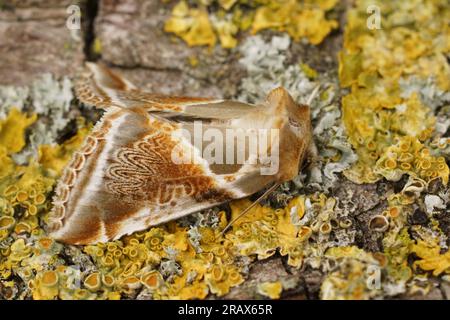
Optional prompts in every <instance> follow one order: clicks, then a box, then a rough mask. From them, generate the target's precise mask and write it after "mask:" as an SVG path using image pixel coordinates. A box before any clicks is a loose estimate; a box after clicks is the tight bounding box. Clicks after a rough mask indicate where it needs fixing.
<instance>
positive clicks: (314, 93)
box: [306, 84, 320, 106]
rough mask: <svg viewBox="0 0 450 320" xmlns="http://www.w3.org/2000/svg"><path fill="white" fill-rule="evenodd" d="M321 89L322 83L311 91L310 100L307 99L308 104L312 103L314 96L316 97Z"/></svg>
mask: <svg viewBox="0 0 450 320" xmlns="http://www.w3.org/2000/svg"><path fill="white" fill-rule="evenodd" d="M319 89H320V84H319V85H318V86H317V87H315V88H314V90H313V91H312V92H311V94H310V95H309V97H308V100H306V104H307V105H308V106H309V105H311V102H312V101H313V100H314V98H315V97H316V95H317V93H318V92H319Z"/></svg>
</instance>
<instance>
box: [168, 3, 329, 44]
mask: <svg viewBox="0 0 450 320" xmlns="http://www.w3.org/2000/svg"><path fill="white" fill-rule="evenodd" d="M337 2H338V1H337V0H322V1H298V0H270V1H264V0H256V1H245V0H244V1H242V0H235V1H220V0H219V1H209V0H208V1H193V3H194V6H190V5H189V4H188V2H187V1H185V0H182V1H180V2H178V3H177V4H176V5H175V6H174V7H173V9H172V13H171V16H170V18H168V20H167V21H166V23H165V26H164V30H165V31H166V32H171V33H174V34H176V35H177V36H179V37H180V38H182V39H183V40H184V41H185V42H186V43H187V44H188V45H189V46H201V45H208V46H210V47H213V46H214V45H215V44H216V43H217V41H218V40H219V42H220V45H221V46H222V47H223V48H234V47H236V45H237V44H238V41H237V34H238V32H239V31H245V30H248V29H250V32H251V33H252V34H255V33H257V32H259V31H261V30H265V29H272V30H277V31H281V32H287V33H288V34H289V36H291V37H292V39H294V40H295V41H299V40H301V39H306V40H307V41H308V42H309V43H312V44H319V43H321V42H322V41H323V39H324V38H325V37H326V36H327V35H328V34H329V33H330V32H331V31H332V30H333V29H336V28H337V26H338V22H337V21H336V20H333V19H328V18H327V17H326V14H327V11H330V10H332V9H333V8H334V6H335V5H336V4H337ZM213 8H217V9H216V10H214V9H213Z"/></svg>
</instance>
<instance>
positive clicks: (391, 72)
mask: <svg viewBox="0 0 450 320" xmlns="http://www.w3.org/2000/svg"><path fill="white" fill-rule="evenodd" d="M414 3H415V5H414V6H410V5H407V4H406V3H403V2H401V1H400V2H392V1H391V2H381V1H377V2H376V5H377V6H379V8H380V12H381V14H382V17H381V19H382V21H383V27H382V28H381V29H377V30H375V31H374V30H371V29H369V28H367V25H366V19H367V17H366V16H365V11H366V8H367V6H368V5H369V4H371V5H373V4H374V3H368V2H367V1H364V0H360V1H357V4H356V7H355V8H354V9H352V10H350V11H349V13H348V25H347V27H346V29H345V34H344V50H343V51H342V52H341V53H340V56H339V78H340V81H341V85H342V86H343V87H350V88H351V93H350V94H349V95H347V96H345V97H344V98H343V99H342V107H343V122H344V125H345V127H346V129H347V133H348V136H349V141H350V142H351V143H352V145H353V147H354V148H355V149H356V153H357V155H358V158H359V159H358V162H357V163H356V164H355V165H353V166H352V167H351V168H350V169H348V170H346V171H345V175H346V176H347V178H349V179H350V180H352V181H354V182H357V183H373V182H376V181H377V180H379V179H380V178H381V176H382V175H384V176H385V177H387V178H388V179H389V178H393V179H395V178H397V174H399V173H400V172H401V171H402V172H406V173H408V174H416V175H417V176H420V177H423V175H422V174H421V173H420V171H419V172H418V170H417V166H416V161H417V160H418V159H417V157H416V154H412V156H411V153H410V154H403V155H402V159H403V160H404V161H401V163H396V162H397V159H392V158H389V156H390V154H389V150H388V148H389V147H390V146H392V145H393V144H395V143H397V141H398V140H400V139H403V138H405V139H414V138H416V139H418V140H419V141H420V142H424V141H426V140H427V139H428V138H430V137H431V136H432V135H433V129H434V123H435V119H434V116H433V113H432V110H431V109H430V108H429V106H427V105H424V104H423V102H422V101H421V100H420V98H419V97H418V95H417V93H415V92H414V93H412V94H410V95H404V94H402V92H401V88H400V80H401V79H402V78H403V77H411V76H416V77H419V78H430V77H432V78H434V79H436V80H437V84H438V86H439V87H440V88H441V89H442V90H449V88H450V87H449V81H448V79H449V78H450V70H449V68H448V65H446V63H445V62H444V60H445V54H448V52H450V46H449V45H448V41H446V40H445V39H447V38H448V35H449V34H450V28H449V26H448V23H447V21H446V19H445V17H446V16H448V6H442V3H441V2H440V1H435V2H433V1H420V0H416V1H414ZM413 7H417V9H415V10H412V8H413ZM419 8H420V9H419ZM442 10H444V12H442ZM362 12H364V13H362ZM419 12H420V13H419ZM399 19H401V20H402V19H406V20H407V21H410V23H411V24H412V25H414V26H415V27H411V28H409V27H408V28H407V27H404V26H399V25H398V21H399ZM431 39H437V40H436V41H431ZM399 156H400V155H399ZM381 158H383V159H385V163H384V165H385V168H386V170H385V171H384V173H382V174H380V163H379V162H378V163H377V161H379V159H381ZM407 160H408V161H407ZM376 163H377V167H378V170H374V168H375V164H376ZM424 164H425V165H426V163H424ZM394 167H395V168H396V171H394V170H393V169H394ZM441 167H442V170H443V172H442V173H441V174H439V176H440V177H441V178H442V179H443V181H446V180H448V168H447V166H446V165H445V164H444V163H443V164H442V166H441ZM446 172H447V176H445V174H446ZM391 174H393V176H391ZM425 174H427V175H428V174H431V176H434V177H436V175H437V174H438V173H437V172H436V171H433V172H426V173H425Z"/></svg>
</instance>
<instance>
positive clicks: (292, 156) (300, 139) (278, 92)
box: [266, 87, 311, 181]
mask: <svg viewBox="0 0 450 320" xmlns="http://www.w3.org/2000/svg"><path fill="white" fill-rule="evenodd" d="M266 102H267V103H268V105H269V107H270V108H271V109H272V110H271V113H272V114H273V115H277V116H281V119H283V120H282V121H281V123H280V125H279V128H280V151H279V154H280V172H279V180H282V181H287V180H291V179H293V178H294V177H295V176H296V175H297V174H298V171H299V168H300V167H301V165H302V162H303V160H304V158H305V154H306V150H307V149H308V146H309V144H310V143H311V120H310V109H309V106H308V105H304V104H298V103H296V102H295V101H294V99H293V98H292V97H291V95H290V94H289V92H288V91H287V90H286V89H284V88H282V87H279V88H276V89H274V90H272V91H271V92H270V93H269V94H268V96H267V98H266Z"/></svg>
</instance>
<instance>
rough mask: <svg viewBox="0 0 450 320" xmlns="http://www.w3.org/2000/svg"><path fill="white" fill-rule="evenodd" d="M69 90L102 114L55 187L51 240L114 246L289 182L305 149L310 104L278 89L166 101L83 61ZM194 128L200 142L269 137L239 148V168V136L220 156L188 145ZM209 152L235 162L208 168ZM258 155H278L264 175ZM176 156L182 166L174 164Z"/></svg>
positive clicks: (306, 146) (213, 164)
mask: <svg viewBox="0 0 450 320" xmlns="http://www.w3.org/2000/svg"><path fill="white" fill-rule="evenodd" d="M75 91H76V95H77V97H78V98H79V100H81V101H82V102H83V103H85V104H88V105H94V106H96V107H98V108H102V109H104V110H105V111H106V112H105V113H104V115H103V117H102V119H101V120H100V121H99V122H98V123H97V124H96V125H95V127H94V128H93V130H92V132H91V133H90V134H89V136H87V137H86V139H85V141H84V144H83V146H82V147H81V148H80V150H79V151H77V152H75V153H74V155H73V157H72V159H71V162H70V163H69V164H68V166H67V167H66V168H65V170H64V172H63V176H62V177H61V179H60V181H59V183H58V185H57V187H56V191H55V197H54V199H53V204H54V206H53V209H52V211H51V212H50V214H49V219H48V221H49V223H48V225H49V229H50V231H51V236H53V237H54V238H55V239H58V240H60V241H62V242H66V243H70V244H90V243H95V242H104V241H108V240H112V239H118V238H119V237H121V236H122V235H125V234H130V233H132V232H135V231H139V230H143V229H146V228H148V227H150V226H154V225H158V224H161V223H164V222H167V221H170V220H174V219H177V218H180V217H183V216H185V215H188V214H191V213H194V212H196V211H199V210H202V209H206V208H209V207H212V206H215V205H218V204H221V203H224V202H226V201H229V200H232V199H238V198H243V197H246V196H249V195H252V194H254V193H256V192H258V191H260V190H262V189H263V188H265V187H266V186H270V185H274V184H279V183H282V182H285V181H288V180H291V179H292V178H294V177H295V176H296V175H297V174H298V171H299V167H300V165H301V164H302V162H303V160H304V158H305V156H306V153H307V150H308V147H309V146H310V144H311V122H310V110H309V107H308V106H307V105H299V104H297V103H295V101H294V100H293V99H292V98H291V96H290V95H289V93H288V92H287V91H286V90H285V89H284V88H281V87H280V88H277V89H274V90H272V91H271V92H270V93H269V94H268V95H267V98H266V100H265V101H264V102H262V103H261V104H257V105H252V104H246V103H241V102H235V101H228V100H221V99H209V98H191V97H171V96H163V95H157V94H151V93H147V92H144V91H141V90H138V89H137V88H136V87H135V86H134V85H132V84H131V83H130V82H128V81H127V80H125V79H123V78H122V77H120V76H119V75H117V74H115V73H113V72H112V71H111V70H109V69H107V68H106V67H104V66H100V65H96V64H88V65H87V68H86V72H84V74H83V76H82V77H81V80H80V81H78V83H77V85H76V87H75ZM199 122H200V124H201V125H202V128H201V132H200V134H201V135H202V134H205V133H206V131H207V130H213V132H215V133H217V134H223V136H226V135H227V133H228V131H230V130H231V131H233V130H236V131H238V132H242V131H244V132H250V133H254V132H256V131H264V130H265V132H267V131H270V132H272V131H274V132H276V133H277V134H276V135H275V137H277V139H274V138H273V137H272V136H270V137H269V138H267V136H265V137H261V136H259V135H256V136H255V135H254V136H252V137H253V138H254V139H256V143H255V141H253V144H252V142H251V141H250V142H249V144H245V150H244V152H243V153H242V154H243V156H242V157H241V158H243V160H244V161H242V162H239V161H236V160H238V159H237V158H239V157H240V155H239V154H238V153H239V150H237V149H238V142H239V141H238V140H239V138H238V137H237V136H232V139H231V140H226V141H225V143H224V144H223V145H224V147H223V150H219V149H218V148H215V150H212V151H211V146H210V145H205V144H203V145H201V144H200V145H199V144H197V143H195V141H193V140H195V139H196V136H198V132H195V131H196V130H197V128H196V125H197V124H198V123H199ZM196 134H197V135H196ZM192 136H193V138H192ZM254 139H253V140H254ZM248 145H258V146H259V149H258V151H255V149H254V148H251V147H249V146H248ZM208 148H209V151H210V155H211V156H212V157H213V158H214V159H217V158H218V157H219V156H220V155H223V154H225V155H226V156H228V155H230V154H231V156H230V157H229V158H227V160H230V159H231V160H234V161H224V162H223V163H221V162H220V161H215V162H214V163H211V161H208V159H206V157H205V156H204V155H205V151H208V150H207V149H208ZM261 152H264V154H266V155H267V154H276V155H277V158H276V159H275V160H274V161H275V166H273V168H275V169H276V170H272V171H273V172H270V174H263V173H262V170H263V169H264V168H267V163H264V161H257V160H258V159H260V154H261ZM174 154H176V155H177V156H179V158H178V160H179V159H184V160H186V159H189V160H190V161H175V160H177V159H176V158H177V157H175V158H174ZM236 154H238V155H236ZM263 160H264V159H263ZM272 160H273V159H272ZM265 161H266V162H267V157H266V158H265Z"/></svg>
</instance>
